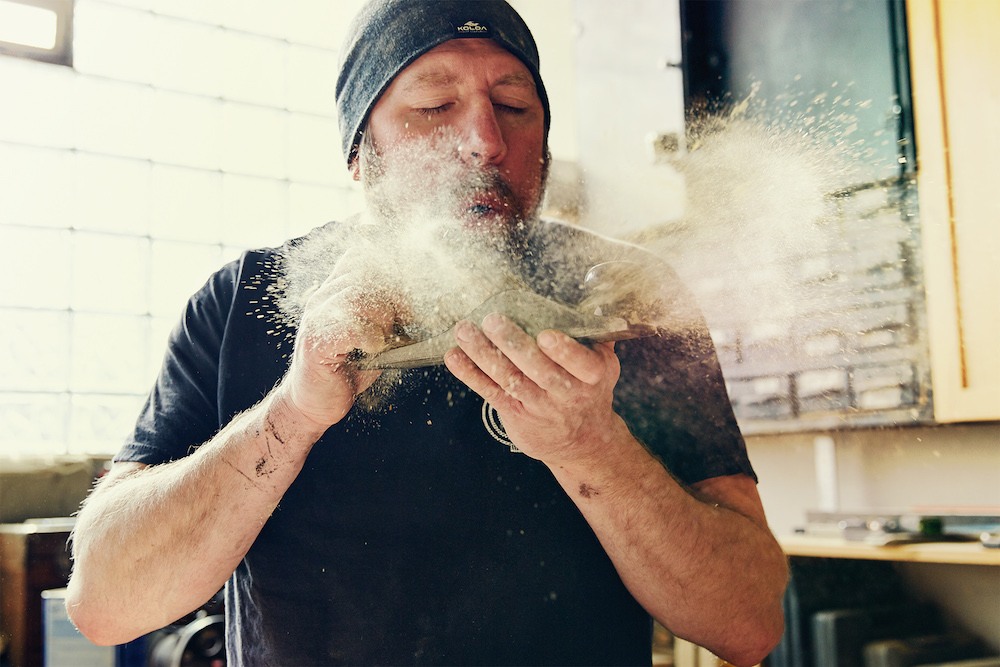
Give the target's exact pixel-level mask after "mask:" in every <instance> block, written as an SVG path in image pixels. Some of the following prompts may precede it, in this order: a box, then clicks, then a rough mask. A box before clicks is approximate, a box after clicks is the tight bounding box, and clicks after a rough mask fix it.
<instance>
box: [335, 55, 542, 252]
mask: <svg viewBox="0 0 1000 667" xmlns="http://www.w3.org/2000/svg"><path fill="white" fill-rule="evenodd" d="M544 124H545V115H544V109H543V107H542V102H541V100H540V99H539V97H538V91H537V89H536V88H535V82H534V79H533V78H532V76H531V73H530V72H529V71H528V69H527V68H526V67H525V66H524V64H523V63H521V61H520V60H518V59H517V58H516V57H515V56H514V55H512V54H511V53H509V52H508V51H507V50H506V49H504V48H503V47H501V46H500V45H499V44H497V43H496V42H494V41H492V40H490V39H457V40H451V41H449V42H445V43H444V44H441V45H440V46H438V47H436V48H434V49H432V50H431V51H428V52H427V53H426V54H424V55H423V56H421V57H420V58H418V59H417V60H416V61H414V62H413V63H412V64H410V65H409V66H408V67H407V68H406V69H404V70H403V71H402V72H400V73H399V75H397V76H396V78H395V79H394V80H393V81H392V83H391V84H390V85H389V87H388V88H387V89H386V91H385V93H383V94H382V96H381V97H380V98H379V100H378V102H377V103H376V104H375V106H374V107H373V109H372V111H371V114H370V116H369V119H368V126H367V134H366V137H365V139H366V142H368V144H369V147H370V148H369V150H368V151H367V153H374V155H367V157H366V155H365V154H366V151H365V150H364V148H363V149H362V158H361V159H360V160H359V161H357V162H355V165H354V169H355V178H359V177H360V178H361V179H363V180H364V181H366V185H367V183H368V182H370V181H375V180H380V179H382V178H384V177H388V176H390V175H391V174H390V172H391V171H392V170H394V169H399V170H406V171H409V172H412V173H411V174H409V176H408V177H409V178H411V179H415V180H414V182H415V183H416V184H417V185H416V187H414V188H412V189H411V190H410V193H409V196H414V197H421V196H429V195H430V194H431V193H432V192H435V193H439V191H440V189H441V188H446V189H449V190H452V191H453V197H452V201H450V202H449V206H452V205H453V206H454V207H455V209H456V210H454V211H449V213H452V214H454V215H455V216H456V217H458V218H460V219H461V220H463V221H464V222H465V223H466V227H469V228H479V229H484V230H489V231H493V232H497V231H503V233H506V234H510V233H512V232H513V229H512V227H513V226H514V225H515V224H517V223H518V222H520V221H525V220H528V219H530V218H531V217H532V216H533V215H534V214H535V212H536V211H537V208H538V205H539V203H540V200H541V196H542V190H543V176H544V172H545V148H544V140H545V139H544V137H545V126H544ZM414 147H416V148H417V150H418V151H420V152H421V153H427V154H428V155H427V156H425V157H426V158H427V159H426V161H421V160H420V159H419V157H420V156H415V155H413V150H414ZM424 147H427V148H429V149H432V150H426V151H425V150H424ZM371 149H373V150H371ZM408 151H409V152H408ZM394 157H399V158H400V159H393V158H394ZM414 158H417V159H416V160H415V159H414ZM369 160H374V161H375V162H378V163H379V164H378V165H377V166H376V165H375V164H372V162H370V161H369ZM456 165H457V166H458V168H457V169H455V168H454V167H455V166H456ZM382 171H384V172H385V173H380V172H382ZM436 179H437V180H436ZM441 180H444V181H456V182H455V183H453V182H440V181H441ZM372 191H373V190H371V189H369V197H372V196H373V195H372Z"/></svg>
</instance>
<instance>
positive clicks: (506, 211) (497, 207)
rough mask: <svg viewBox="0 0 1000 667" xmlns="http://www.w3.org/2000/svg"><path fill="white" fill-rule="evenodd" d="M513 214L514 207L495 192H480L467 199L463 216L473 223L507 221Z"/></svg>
mask: <svg viewBox="0 0 1000 667" xmlns="http://www.w3.org/2000/svg"><path fill="white" fill-rule="evenodd" d="M512 214H513V210H512V207H511V205H510V203H509V202H507V201H506V200H505V199H504V198H503V197H501V196H500V195H499V194H497V193H495V192H479V193H477V194H476V195H475V196H474V197H472V198H471V199H470V200H467V203H466V206H465V207H464V209H463V215H462V217H463V218H464V219H465V220H466V221H467V222H469V223H470V224H471V225H478V224H482V223H495V222H497V221H498V220H501V221H506V220H507V219H509V218H510V217H511V216H512Z"/></svg>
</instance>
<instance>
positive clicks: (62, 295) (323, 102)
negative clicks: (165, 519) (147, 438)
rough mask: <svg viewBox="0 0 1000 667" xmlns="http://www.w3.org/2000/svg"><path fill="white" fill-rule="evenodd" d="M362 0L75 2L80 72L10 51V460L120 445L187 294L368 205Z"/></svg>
mask: <svg viewBox="0 0 1000 667" xmlns="http://www.w3.org/2000/svg"><path fill="white" fill-rule="evenodd" d="M360 4H361V2H360V0H337V1H336V2H319V1H309V2H307V1H304V0H295V1H293V2H287V3H277V2H265V1H264V0H252V1H249V2H248V1H246V0H239V1H237V0H225V1H213V2H207V3H206V2H194V1H191V0H186V1H181V0H169V1H168V0H78V1H77V2H76V24H75V48H74V51H75V54H74V55H75V62H74V67H73V68H68V67H62V66H57V65H51V64H45V63H38V62H33V61H28V60H22V59H18V58H13V57H7V56H0V90H3V91H4V94H3V103H2V104H0V172H2V175H0V247H3V248H4V250H5V257H4V261H2V262H0V321H2V322H3V323H4V326H3V327H0V423H2V424H4V428H3V429H0V453H11V452H16V451H19V452H23V453H28V452H30V453H36V454H38V453H42V454H44V453H62V452H64V451H71V452H83V451H105V452H107V451H113V450H115V449H116V448H117V447H118V445H119V443H120V440H121V438H122V436H123V435H124V434H125V433H126V432H127V431H128V430H129V429H130V426H131V422H132V421H133V420H134V417H135V414H136V413H137V411H138V408H139V405H140V403H141V400H142V397H143V395H144V394H145V392H146V390H147V389H148V386H149V384H150V382H151V380H152V378H153V374H154V373H155V369H156V367H157V366H158V365H159V361H160V357H161V354H162V345H163V341H164V339H165V337H166V333H167V331H168V329H169V327H170V326H172V324H173V322H174V321H175V319H176V317H177V315H178V313H179V311H180V308H181V307H182V305H183V303H184V300H185V299H186V298H187V296H188V295H189V294H190V293H191V292H193V291H194V290H195V289H196V288H197V287H199V286H200V285H201V284H202V283H203V282H204V280H205V278H206V277H207V275H208V274H209V272H211V271H213V270H215V269H216V268H218V267H219V266H220V265H221V264H222V263H223V262H224V261H228V260H230V259H233V258H235V257H237V256H238V253H239V251H240V249H243V248H247V247H251V246H258V245H264V244H275V243H278V242H280V241H282V240H283V239H285V238H287V237H289V236H290V235H296V234H299V233H301V232H303V231H305V230H307V229H309V228H311V227H314V226H316V225H318V224H322V223H323V222H325V221H327V220H330V219H333V218H337V217H342V216H343V215H346V214H347V213H348V212H349V211H350V210H352V209H353V208H354V207H355V205H356V201H357V199H356V198H357V194H356V191H355V190H353V189H352V188H351V184H350V181H349V180H348V179H347V175H346V168H344V167H342V164H343V163H342V160H341V157H340V143H339V138H338V136H339V135H338V130H337V122H336V117H335V112H334V83H335V77H336V62H337V51H338V50H339V47H340V42H341V39H342V35H343V33H344V30H345V27H346V24H347V21H348V20H349V19H350V17H351V16H353V14H354V12H355V10H356V9H357V7H359V6H360Z"/></svg>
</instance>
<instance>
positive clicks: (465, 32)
mask: <svg viewBox="0 0 1000 667" xmlns="http://www.w3.org/2000/svg"><path fill="white" fill-rule="evenodd" d="M455 31H456V32H458V34H459V35H461V36H463V37H481V36H483V35H485V34H487V33H488V32H489V31H490V29H489V28H488V27H487V26H485V25H483V24H482V23H476V22H475V21H466V22H465V23H463V24H462V25H460V26H457V27H456V28H455Z"/></svg>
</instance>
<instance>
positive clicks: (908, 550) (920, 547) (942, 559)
mask: <svg viewBox="0 0 1000 667" xmlns="http://www.w3.org/2000/svg"><path fill="white" fill-rule="evenodd" d="M778 542H779V543H780V544H781V547H782V549H784V550H785V553H786V554H788V555H789V556H814V557H821V558H860V559H865V560H891V561H898V562H906V563H944V564H956V565H993V566H1000V549H988V548H986V547H984V546H983V545H981V544H980V543H979V542H918V543H910V544H890V545H886V546H879V545H873V544H865V543H864V542H855V541H851V540H844V539H841V538H837V537H815V536H810V535H784V536H779V537H778Z"/></svg>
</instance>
